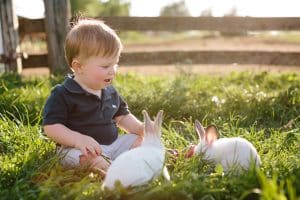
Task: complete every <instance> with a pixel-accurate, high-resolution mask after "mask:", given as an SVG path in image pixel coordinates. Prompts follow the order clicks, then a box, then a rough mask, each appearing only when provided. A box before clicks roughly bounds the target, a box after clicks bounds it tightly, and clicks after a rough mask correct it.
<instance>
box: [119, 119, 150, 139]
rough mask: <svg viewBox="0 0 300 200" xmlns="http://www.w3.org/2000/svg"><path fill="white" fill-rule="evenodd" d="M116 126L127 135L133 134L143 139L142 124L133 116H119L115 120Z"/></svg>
mask: <svg viewBox="0 0 300 200" xmlns="http://www.w3.org/2000/svg"><path fill="white" fill-rule="evenodd" d="M115 120H116V122H117V124H118V126H119V127H120V128H122V129H124V130H125V131H126V132H127V133H133V134H136V135H139V136H141V137H144V123H142V122H141V121H140V120H138V119H137V118H136V117H135V116H134V115H133V114H131V113H129V114H127V115H120V116H118V117H116V118H115Z"/></svg>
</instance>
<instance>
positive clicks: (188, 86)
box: [0, 70, 300, 200]
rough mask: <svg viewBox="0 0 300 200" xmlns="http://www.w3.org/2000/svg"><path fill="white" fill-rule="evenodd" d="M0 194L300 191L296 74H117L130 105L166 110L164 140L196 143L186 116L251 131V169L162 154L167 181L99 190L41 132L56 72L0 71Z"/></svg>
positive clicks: (266, 194) (168, 195)
mask: <svg viewBox="0 0 300 200" xmlns="http://www.w3.org/2000/svg"><path fill="white" fill-rule="evenodd" d="M0 80H1V82H0V94H1V95H0V113H1V115H0V127H1V129H0V166H1V170H0V199H10V200H11V199H268V200H269V199H270V200H271V199H291V200H296V199H300V154H299V150H300V146H299V144H300V74H299V73H293V72H288V73H270V72H259V73H252V72H233V73H228V74H223V75H222V76H217V75H204V74H201V75H199V74H195V73H190V72H189V71H185V70H183V71H180V73H178V74H177V75H168V74H165V75H160V76H157V75H148V76H143V75H137V74H134V73H123V74H120V75H118V77H117V79H116V80H115V81H114V83H113V84H114V86H115V87H116V88H117V89H118V90H119V92H120V93H121V94H122V96H123V97H124V98H125V99H126V101H127V102H128V104H129V106H130V109H131V111H132V113H134V114H135V115H136V116H137V117H138V118H139V119H142V114H141V111H142V110H143V109H145V110H147V111H148V112H149V113H150V114H151V116H154V115H155V114H156V113H157V111H158V110H160V109H163V110H164V119H163V133H162V137H163V142H164V145H165V147H166V148H172V149H173V148H175V149H178V150H179V151H181V150H183V149H184V148H185V147H187V146H188V145H189V144H190V143H196V141H197V139H196V136H195V132H194V128H193V122H194V120H195V119H198V120H199V121H200V122H202V124H203V125H204V126H206V125H208V124H211V123H214V124H216V125H217V126H218V127H219V131H220V134H221V137H232V136H240V137H244V138H246V139H248V140H249V141H251V142H252V143H253V144H254V146H255V147H256V148H257V150H258V153H259V155H260V157H261V159H262V166H261V167H260V168H259V169H251V170H250V171H249V172H244V173H242V174H240V175H236V174H234V173H228V174H224V173H223V170H222V167H220V166H219V165H217V166H215V165H213V164H212V163H211V162H209V161H205V160H204V159H203V158H202V157H201V156H197V157H194V158H192V159H188V160H186V159H185V158H184V157H183V156H182V154H180V156H179V157H178V158H175V157H173V156H171V155H169V154H167V155H166V163H165V164H166V166H167V168H168V170H169V172H170V175H171V181H170V182H168V181H166V180H164V178H163V177H159V178H158V179H156V180H153V181H152V182H150V183H149V184H147V185H145V186H141V187H136V188H130V189H124V188H122V187H119V188H118V189H117V190H116V191H114V192H109V191H106V190H105V191H103V190H101V188H100V186H101V181H102V180H101V178H100V177H99V176H98V175H97V174H95V173H90V172H88V171H87V170H85V169H63V168H62V167H61V166H60V165H59V164H57V161H58V159H59V158H57V156H55V144H54V143H53V142H52V141H51V140H49V139H48V138H46V137H45V136H44V135H43V134H42V130H41V126H40V124H41V112H42V108H43V105H44V102H45V100H46V98H47V96H48V95H49V93H50V91H51V88H52V87H53V86H54V85H55V84H57V83H60V82H61V80H63V77H51V78H46V77H41V78H22V77H20V76H16V75H12V74H2V75H0Z"/></svg>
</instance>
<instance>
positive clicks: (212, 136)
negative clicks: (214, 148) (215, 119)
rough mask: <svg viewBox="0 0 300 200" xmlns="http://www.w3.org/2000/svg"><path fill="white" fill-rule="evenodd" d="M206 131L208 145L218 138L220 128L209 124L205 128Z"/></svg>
mask: <svg viewBox="0 0 300 200" xmlns="http://www.w3.org/2000/svg"><path fill="white" fill-rule="evenodd" d="M205 133H206V138H205V139H206V143H207V144H208V145H211V144H212V143H213V142H214V141H215V140H217V139H218V136H219V132H218V129H217V127H216V126H215V125H208V126H207V127H206V128H205Z"/></svg>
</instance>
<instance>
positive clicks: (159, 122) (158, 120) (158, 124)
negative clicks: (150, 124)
mask: <svg viewBox="0 0 300 200" xmlns="http://www.w3.org/2000/svg"><path fill="white" fill-rule="evenodd" d="M163 113H164V112H163V111H162V110H160V111H159V112H158V113H157V115H156V118H155V120H154V124H155V126H156V127H157V128H158V129H160V127H161V125H162V115H163Z"/></svg>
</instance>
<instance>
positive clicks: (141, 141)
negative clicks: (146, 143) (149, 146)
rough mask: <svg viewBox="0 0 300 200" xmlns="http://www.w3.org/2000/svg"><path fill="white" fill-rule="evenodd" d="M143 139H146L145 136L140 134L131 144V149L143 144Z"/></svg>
mask: <svg viewBox="0 0 300 200" xmlns="http://www.w3.org/2000/svg"><path fill="white" fill-rule="evenodd" d="M143 140H144V137H142V136H139V135H138V137H137V138H136V139H135V141H134V143H133V144H132V145H131V147H130V149H133V148H136V147H139V146H141V145H142V143H143Z"/></svg>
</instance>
